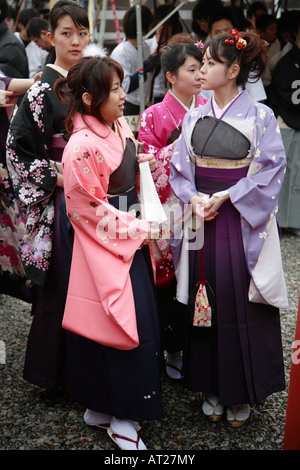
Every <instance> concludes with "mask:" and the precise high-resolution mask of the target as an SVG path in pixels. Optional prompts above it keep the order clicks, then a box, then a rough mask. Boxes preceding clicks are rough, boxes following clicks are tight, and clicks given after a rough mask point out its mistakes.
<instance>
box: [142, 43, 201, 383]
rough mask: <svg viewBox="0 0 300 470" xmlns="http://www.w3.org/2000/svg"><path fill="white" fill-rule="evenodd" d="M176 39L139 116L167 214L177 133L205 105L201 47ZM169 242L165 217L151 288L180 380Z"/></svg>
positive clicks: (172, 372)
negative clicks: (158, 93)
mask: <svg viewBox="0 0 300 470" xmlns="http://www.w3.org/2000/svg"><path fill="white" fill-rule="evenodd" d="M176 37H177V38H178V39H177V41H178V43H173V44H171V45H169V46H168V47H167V48H166V49H165V50H164V51H163V53H162V56H161V65H162V70H163V72H164V74H165V75H166V79H167V81H168V83H169V85H170V89H169V90H168V91H167V93H166V96H165V97H164V99H163V101H162V102H161V103H157V104H154V105H153V106H150V107H149V108H147V109H146V111H145V112H144V113H143V114H142V115H141V123H140V129H139V133H138V140H139V141H140V142H143V143H144V151H145V152H147V153H148V152H150V153H153V154H154V156H155V159H156V168H155V171H154V172H153V173H152V176H153V180H154V183H155V187H156V190H157V193H158V195H159V197H160V200H161V202H162V204H163V205H164V206H165V208H166V213H168V212H169V209H170V208H171V207H172V206H175V205H176V204H178V200H177V198H176V197H175V196H174V194H173V191H172V188H171V186H170V183H169V174H170V170H169V161H170V158H171V156H172V152H173V148H174V143H175V141H176V140H177V139H178V137H179V135H180V132H181V126H182V121H183V118H184V116H185V114H186V113H187V111H188V110H189V109H195V108H196V107H198V106H200V105H202V104H204V103H205V102H206V101H207V100H206V99H203V98H201V97H200V95H199V93H200V90H201V83H200V67H201V61H202V54H201V48H200V47H197V46H196V45H195V43H194V41H193V40H192V39H191V38H190V37H189V36H183V35H181V34H178V35H176V36H174V39H173V40H174V41H175V40H176V39H175V38H176ZM181 40H182V42H180V41H181ZM184 41H185V42H184ZM169 241H170V219H169V218H168V219H167V221H166V222H164V223H163V225H162V229H161V232H160V238H159V239H158V240H154V241H153V248H154V256H155V262H156V287H157V296H158V308H159V317H160V321H161V325H162V335H163V346H164V349H165V350H166V351H167V356H166V373H167V375H168V376H169V377H170V378H172V379H181V378H182V372H181V368H182V354H181V351H182V338H183V336H182V319H183V314H182V308H181V304H180V303H178V302H177V301H176V299H175V293H176V279H175V272H174V266H173V261H172V255H171V251H170V245H169Z"/></svg>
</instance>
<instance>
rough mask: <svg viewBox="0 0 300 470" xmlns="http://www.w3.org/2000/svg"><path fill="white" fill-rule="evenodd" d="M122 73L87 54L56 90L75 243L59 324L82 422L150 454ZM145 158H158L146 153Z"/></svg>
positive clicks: (150, 413) (149, 345) (147, 275)
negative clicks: (144, 434) (62, 109)
mask: <svg viewBox="0 0 300 470" xmlns="http://www.w3.org/2000/svg"><path fill="white" fill-rule="evenodd" d="M122 78H123V70H122V68H121V66H120V65H119V64H118V63H117V62H115V61H114V60H113V59H111V58H107V57H103V58H102V59H101V58H99V57H93V58H91V57H86V58H84V59H82V60H81V61H80V62H78V64H77V65H76V66H74V67H73V68H72V69H71V70H70V72H69V74H68V77H67V79H66V80H63V79H62V80H61V81H59V82H58V83H57V85H56V86H57V93H58V95H59V97H60V98H61V99H63V98H64V97H65V96H66V95H65V89H64V87H65V84H67V90H66V92H67V93H68V96H69V97H70V103H69V112H68V115H67V118H66V130H67V132H68V134H70V139H69V141H68V144H67V145H66V148H65V150H64V154H63V160H62V162H63V177H64V192H65V200H66V210H67V214H68V217H69V220H70V222H71V224H72V227H73V228H74V245H73V254H72V262H71V271H70V278H69V284H68V292H67V300H66V307H65V313H64V318H63V327H64V328H65V329H66V330H67V339H68V360H69V371H70V383H71V388H72V391H73V394H74V397H75V398H76V400H77V401H78V402H79V403H80V404H81V405H83V406H84V407H86V412H85V416H84V419H85V422H86V423H87V424H88V425H90V426H96V427H97V429H98V430H103V431H106V430H107V432H108V435H109V436H110V438H111V439H112V441H113V442H114V443H115V444H116V445H117V446H118V447H120V448H121V449H135V450H142V449H145V448H146V447H145V445H144V443H143V442H142V440H141V439H140V437H139V435H138V434H137V430H138V429H139V427H140V426H139V424H138V421H140V420H146V419H159V418H161V417H162V404H161V393H160V381H159V366H160V339H159V325H158V317H157V307H156V298H155V291H154V279H153V271H152V265H151V258H150V254H149V253H150V252H149V248H148V244H147V239H148V238H150V235H151V230H152V228H151V224H150V222H147V221H146V220H143V219H141V218H139V205H138V204H137V192H136V178H137V158H136V143H135V141H134V138H133V135H132V132H131V130H130V128H129V127H128V125H127V124H126V122H125V119H124V118H123V109H124V100H125V96H126V94H125V93H124V92H123V90H122V88H121V83H122ZM139 158H144V159H148V160H150V159H152V160H153V163H155V160H154V158H153V156H149V155H144V154H142V155H141V156H139Z"/></svg>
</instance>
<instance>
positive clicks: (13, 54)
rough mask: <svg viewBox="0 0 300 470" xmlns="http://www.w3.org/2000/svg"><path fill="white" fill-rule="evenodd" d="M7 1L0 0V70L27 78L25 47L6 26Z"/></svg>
mask: <svg viewBox="0 0 300 470" xmlns="http://www.w3.org/2000/svg"><path fill="white" fill-rule="evenodd" d="M7 7H8V5H7V1H6V0H0V70H1V72H2V73H4V74H5V75H7V76H9V77H13V78H28V77H29V70H28V61H27V56H26V52H25V47H24V46H23V45H22V44H21V42H20V41H19V40H18V38H17V37H16V36H15V35H14V34H13V33H12V32H11V31H10V30H9V29H8V28H7V25H6V22H5V17H6V12H7Z"/></svg>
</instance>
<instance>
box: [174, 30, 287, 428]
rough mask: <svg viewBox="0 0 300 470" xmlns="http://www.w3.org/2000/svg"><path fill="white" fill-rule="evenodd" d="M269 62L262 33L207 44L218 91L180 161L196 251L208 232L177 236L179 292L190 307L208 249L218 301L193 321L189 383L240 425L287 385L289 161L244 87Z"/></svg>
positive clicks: (207, 69)
mask: <svg viewBox="0 0 300 470" xmlns="http://www.w3.org/2000/svg"><path fill="white" fill-rule="evenodd" d="M265 61H266V46H265V45H264V43H263V42H262V41H261V40H260V38H259V37H258V36H257V35H256V34H255V33H254V32H247V33H238V31H236V30H233V31H231V33H230V34H229V35H228V36H227V35H224V36H220V37H217V38H216V39H214V40H213V41H212V42H211V43H210V44H209V45H208V46H206V48H205V49H204V61H203V66H202V68H201V83H202V88H203V89H212V90H214V95H213V96H212V98H211V99H210V100H209V101H208V102H207V103H206V104H205V105H204V106H202V107H200V108H198V109H196V110H195V111H192V112H190V113H189V114H188V115H186V117H185V120H184V123H183V128H182V134H181V137H180V139H179V140H178V142H177V144H176V146H175V149H174V153H173V156H172V159H171V163H170V167H171V176H170V182H171V186H172V188H173V190H174V193H175V194H176V195H177V196H178V198H179V199H180V201H181V207H182V209H183V210H185V209H189V206H191V207H192V212H193V214H194V216H195V218H196V220H197V219H200V222H201V220H203V219H204V245H203V249H202V250H200V249H193V246H195V245H194V243H195V242H196V239H194V238H195V237H196V238H197V237H198V240H200V243H201V236H200V237H199V232H198V230H196V231H194V232H188V231H186V230H184V234H185V236H184V237H183V239H181V238H180V236H179V235H178V236H177V232H176V236H174V240H172V253H173V259H174V264H175V266H176V273H178V277H177V280H178V286H179V287H178V289H177V298H178V299H179V300H180V301H181V302H183V303H184V304H187V303H188V298H189V291H192V289H193V287H194V286H195V285H196V283H197V282H198V281H199V279H200V266H201V263H200V261H201V253H202V252H203V260H204V278H205V280H207V281H208V282H209V284H210V286H211V287H212V289H213V290H214V293H215V298H216V304H217V305H216V310H215V312H214V313H215V314H216V318H215V320H214V316H213V317H212V319H208V318H207V317H205V316H203V318H202V319H200V320H201V321H200V320H199V321H200V324H201V325H204V326H192V324H189V325H188V334H187V342H186V344H185V348H184V377H185V384H186V386H187V387H188V388H190V389H192V390H197V391H200V392H203V393H204V394H205V399H204V402H203V406H202V409H203V412H204V414H205V415H207V416H208V418H209V419H210V420H214V421H218V420H220V419H221V418H222V416H223V412H224V407H225V406H226V407H227V410H226V413H227V420H228V423H229V425H231V426H241V425H243V424H244V423H245V421H246V420H247V418H248V417H249V414H250V406H253V405H254V404H256V403H259V402H261V401H263V400H265V399H266V397H267V396H268V395H270V394H272V393H274V392H278V391H281V390H283V389H284V388H285V378H284V366H283V355H282V344H281V330H280V318H279V308H286V307H287V294H286V287H285V280H284V276H283V272H282V263H281V254H280V245H279V236H278V230H277V225H276V217H275V214H276V212H277V199H278V194H279V192H280V189H281V186H282V181H283V177H284V169H285V166H286V158H285V152H284V147H283V144H282V139H281V136H280V131H279V127H278V125H277V122H276V119H275V117H274V114H273V112H272V110H271V109H270V108H268V107H267V106H265V105H262V104H260V103H257V102H254V101H253V100H252V99H251V98H250V96H249V95H248V93H247V92H246V91H242V92H239V91H238V86H239V85H245V83H246V80H247V77H248V74H249V72H250V71H251V73H254V72H255V74H256V76H257V77H259V76H261V74H262V72H263V70H264V67H265ZM184 205H187V206H186V207H184ZM187 212H188V211H187ZM179 227H180V226H179ZM200 230H201V229H200ZM192 234H194V238H192ZM200 235H201V233H200ZM189 237H190V238H189ZM185 267H187V269H186V268H185ZM184 280H187V281H188V282H187V283H186V284H185V283H184V282H183V281H184ZM213 320H214V321H213Z"/></svg>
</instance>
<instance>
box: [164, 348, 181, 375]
mask: <svg viewBox="0 0 300 470" xmlns="http://www.w3.org/2000/svg"><path fill="white" fill-rule="evenodd" d="M166 373H167V376H168V377H170V379H173V380H181V379H182V378H183V377H182V354H181V351H179V352H175V353H170V352H167V357H166Z"/></svg>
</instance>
